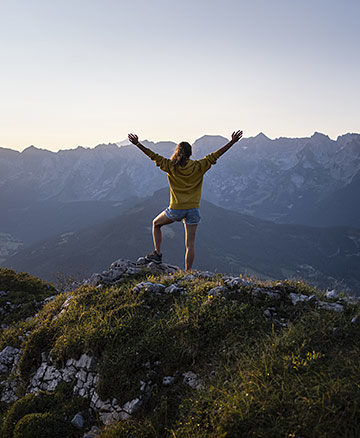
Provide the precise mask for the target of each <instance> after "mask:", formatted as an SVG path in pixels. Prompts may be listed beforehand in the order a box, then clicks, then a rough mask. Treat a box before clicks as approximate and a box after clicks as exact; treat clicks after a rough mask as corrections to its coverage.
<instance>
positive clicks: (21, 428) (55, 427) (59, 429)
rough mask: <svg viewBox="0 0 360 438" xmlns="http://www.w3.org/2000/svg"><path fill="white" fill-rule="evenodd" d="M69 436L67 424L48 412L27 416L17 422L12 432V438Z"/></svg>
mask: <svg viewBox="0 0 360 438" xmlns="http://www.w3.org/2000/svg"><path fill="white" fill-rule="evenodd" d="M70 434H71V426H70V425H69V423H68V422H65V421H64V420H63V419H61V418H59V417H57V416H55V415H53V414H51V413H50V412H46V413H45V414H40V413H36V414H27V415H25V416H24V417H23V418H22V419H21V420H19V421H18V423H17V424H16V426H15V430H14V438H50V437H51V438H63V437H68V436H70Z"/></svg>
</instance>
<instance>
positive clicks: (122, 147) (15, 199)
mask: <svg viewBox="0 0 360 438" xmlns="http://www.w3.org/2000/svg"><path fill="white" fill-rule="evenodd" d="M227 141H228V139H226V138H225V137H221V136H208V135H206V136H203V137H201V138H199V139H197V140H196V141H195V142H194V144H193V157H194V158H195V159H197V158H201V157H202V156H204V155H206V154H208V153H209V152H212V151H214V150H216V149H218V148H219V147H221V146H223V145H224V144H225V143H227ZM126 143H128V142H127V141H123V142H119V143H113V144H101V145H98V146H96V147H95V148H85V147H82V146H79V147H77V148H76V149H72V150H60V151H58V152H51V151H48V150H44V149H38V148H36V147H34V146H30V147H28V148H26V149H25V150H23V151H22V152H18V151H14V150H11V149H4V148H0V202H1V203H2V205H3V206H5V207H6V206H7V205H8V204H9V203H11V204H14V203H17V204H19V203H20V204H21V205H23V204H24V203H25V204H29V203H30V202H35V201H41V202H44V201H58V202H68V201H100V200H101V201H123V200H126V199H130V198H132V197H146V196H151V195H152V194H153V193H154V192H155V191H156V190H158V189H159V188H161V187H165V186H166V184H167V181H166V175H165V174H164V173H162V172H160V171H159V169H157V168H156V166H154V164H153V163H152V162H151V161H150V160H149V159H148V157H146V156H144V155H143V154H142V152H140V151H139V150H138V149H137V148H136V147H135V146H133V145H127V144H126ZM142 143H143V144H144V145H145V146H147V147H150V148H151V149H153V150H154V151H155V152H157V153H160V154H162V155H164V156H167V157H169V156H170V155H171V154H172V152H173V150H174V148H175V146H176V143H174V142H169V141H168V142H158V143H153V142H150V141H147V140H144V141H143V142H142ZM359 185H360V134H354V133H353V134H350V133H349V134H345V135H342V136H339V137H338V138H337V139H336V140H332V139H330V138H329V137H328V136H326V135H324V134H320V133H317V132H315V133H314V134H313V135H312V136H311V137H304V138H285V137H280V138H277V139H274V140H271V139H269V138H268V137H266V136H265V135H264V134H262V133H260V134H258V135H257V136H256V137H250V138H243V139H241V140H240V142H239V143H236V144H235V145H234V146H233V147H232V148H231V150H230V151H228V152H227V153H226V154H225V155H224V156H223V157H221V158H220V159H219V160H218V163H217V164H216V165H215V166H213V168H212V169H210V171H209V172H208V174H207V175H206V177H205V182H204V187H203V197H204V199H207V200H209V201H211V202H213V203H214V204H216V205H218V206H221V207H225V208H230V209H232V210H235V211H238V212H241V213H245V214H250V215H254V216H257V217H260V218H263V219H267V220H273V221H275V222H280V223H300V224H307V225H315V226H332V225H345V226H356V227H359V226H360V207H359V203H358V202H357V200H358V194H359ZM0 231H1V230H0Z"/></svg>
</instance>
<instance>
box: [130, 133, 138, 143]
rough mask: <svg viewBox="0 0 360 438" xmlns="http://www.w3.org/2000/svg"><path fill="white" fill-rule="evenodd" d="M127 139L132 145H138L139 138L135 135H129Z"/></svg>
mask: <svg viewBox="0 0 360 438" xmlns="http://www.w3.org/2000/svg"><path fill="white" fill-rule="evenodd" d="M128 139H129V141H130V142H131V143H132V144H138V143H139V137H138V136H137V135H136V134H129V135H128Z"/></svg>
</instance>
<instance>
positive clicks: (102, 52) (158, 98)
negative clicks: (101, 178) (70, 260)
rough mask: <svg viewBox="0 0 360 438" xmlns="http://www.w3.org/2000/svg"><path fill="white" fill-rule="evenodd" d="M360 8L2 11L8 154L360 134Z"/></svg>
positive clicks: (11, 7) (278, 3)
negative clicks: (214, 138)
mask: <svg viewBox="0 0 360 438" xmlns="http://www.w3.org/2000/svg"><path fill="white" fill-rule="evenodd" d="M359 20H360V1H359V0H338V1H336V0H177V1H175V0H129V1H127V0H61V1H58V0H0V146H1V147H9V148H12V149H18V150H23V149H24V148H25V147H27V146H29V145H30V144H34V145H35V146H37V147H41V148H46V149H51V150H58V149H62V148H66V149H68V148H74V147H76V146H77V145H83V146H90V147H93V146H95V145H96V144H98V143H108V142H115V141H120V140H123V139H124V138H126V136H127V134H128V133H129V132H135V133H137V134H138V135H139V136H140V138H141V139H145V138H147V139H150V140H153V141H159V140H172V141H175V142H178V141H181V140H186V141H189V142H193V141H194V140H195V139H196V138H198V137H201V136H202V135H204V134H219V135H224V136H225V137H229V136H230V134H231V132H232V131H234V130H236V129H243V131H244V136H245V137H250V136H253V135H256V134H258V133H259V132H260V131H262V132H264V133H265V134H266V135H268V136H269V137H271V138H275V137H280V136H288V137H299V136H302V137H304V136H310V135H311V134H312V133H313V132H314V131H320V132H323V133H325V134H328V135H329V136H330V137H331V138H336V137H337V136H338V135H340V134H344V133H346V132H359V131H360V105H359V102H360V86H359V82H360V81H359V78H360V57H359V43H360V26H359Z"/></svg>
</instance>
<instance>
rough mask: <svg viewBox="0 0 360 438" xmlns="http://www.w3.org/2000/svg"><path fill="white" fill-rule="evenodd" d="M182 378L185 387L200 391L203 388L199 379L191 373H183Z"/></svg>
mask: <svg viewBox="0 0 360 438" xmlns="http://www.w3.org/2000/svg"><path fill="white" fill-rule="evenodd" d="M183 377H184V380H183V382H184V383H185V384H186V385H189V386H191V388H193V389H201V388H203V386H204V385H203V384H202V382H201V379H200V378H199V377H198V376H197V374H195V373H194V372H193V371H187V372H186V373H183Z"/></svg>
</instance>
